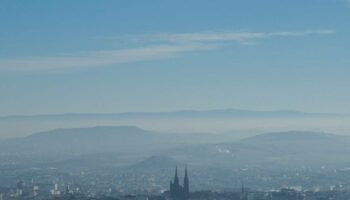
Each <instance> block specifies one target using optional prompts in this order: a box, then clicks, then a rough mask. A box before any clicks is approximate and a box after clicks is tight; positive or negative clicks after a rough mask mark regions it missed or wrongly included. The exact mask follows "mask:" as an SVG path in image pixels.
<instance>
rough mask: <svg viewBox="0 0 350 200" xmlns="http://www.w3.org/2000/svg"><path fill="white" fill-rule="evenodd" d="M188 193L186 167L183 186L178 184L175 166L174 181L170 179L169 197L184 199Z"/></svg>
mask: <svg viewBox="0 0 350 200" xmlns="http://www.w3.org/2000/svg"><path fill="white" fill-rule="evenodd" d="M189 195H190V186H189V180H188V175H187V168H186V169H185V178H184V184H183V186H181V185H180V182H179V177H178V176H177V167H176V169H175V177H174V181H170V197H171V198H172V199H175V200H186V199H188V198H189Z"/></svg>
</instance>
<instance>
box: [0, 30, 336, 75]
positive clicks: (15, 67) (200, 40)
mask: <svg viewBox="0 0 350 200" xmlns="http://www.w3.org/2000/svg"><path fill="white" fill-rule="evenodd" d="M334 33H335V31H334V30H328V29H327V30H307V31H299V32H298V31H294V32H292V31H290V32H205V33H163V34H154V35H146V36H136V37H134V38H132V39H139V40H142V41H143V42H146V43H150V44H148V45H144V44H143V46H140V47H136V48H127V49H119V50H102V51H92V52H85V53H81V52H79V53H74V54H65V55H57V56H39V57H13V58H7V59H0V71H14V72H18V71H22V72H24V71H49V70H67V69H68V70H69V69H77V68H90V67H98V66H105V65H117V64H122V63H129V62H140V61H146V60H157V59H164V58H169V57H173V56H177V55H181V54H185V53H189V52H198V51H208V50H213V49H216V48H219V47H220V45H221V44H220V42H223V41H226V42H228V41H233V42H238V43H240V44H246V43H249V42H250V41H252V40H261V39H265V38H274V37H305V36H311V35H330V34H334Z"/></svg>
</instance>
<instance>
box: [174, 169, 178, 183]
mask: <svg viewBox="0 0 350 200" xmlns="http://www.w3.org/2000/svg"><path fill="white" fill-rule="evenodd" d="M174 184H175V185H179V177H178V176H177V166H176V168H175V177H174Z"/></svg>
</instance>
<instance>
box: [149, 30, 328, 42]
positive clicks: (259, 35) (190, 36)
mask: <svg viewBox="0 0 350 200" xmlns="http://www.w3.org/2000/svg"><path fill="white" fill-rule="evenodd" d="M334 33H335V31H334V30H310V31H301V32H209V33H182V34H159V35H153V36H149V38H148V39H153V40H158V41H168V42H176V43H179V42H220V41H236V42H246V41H249V40H254V39H264V38H271V37H301V36H308V35H329V34H334Z"/></svg>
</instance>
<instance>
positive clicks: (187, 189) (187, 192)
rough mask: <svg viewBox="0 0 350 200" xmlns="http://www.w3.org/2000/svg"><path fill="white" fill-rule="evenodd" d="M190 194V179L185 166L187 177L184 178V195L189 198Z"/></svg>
mask: <svg viewBox="0 0 350 200" xmlns="http://www.w3.org/2000/svg"><path fill="white" fill-rule="evenodd" d="M189 195H190V183H189V180H188V174H187V167H186V168H185V178H184V197H185V198H186V199H187V198H188V196H189Z"/></svg>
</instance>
